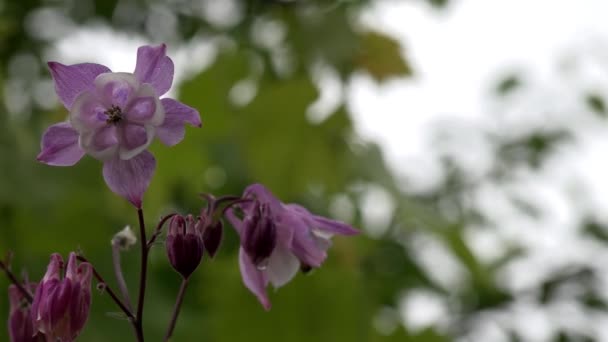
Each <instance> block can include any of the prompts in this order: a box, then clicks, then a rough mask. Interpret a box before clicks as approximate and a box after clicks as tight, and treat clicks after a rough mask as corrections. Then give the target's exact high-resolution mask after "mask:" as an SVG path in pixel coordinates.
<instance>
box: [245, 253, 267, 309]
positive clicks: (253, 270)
mask: <svg viewBox="0 0 608 342" xmlns="http://www.w3.org/2000/svg"><path fill="white" fill-rule="evenodd" d="M239 267H240V269H241V276H242V277H243V283H245V286H246V287H247V288H248V289H249V290H250V291H251V292H252V293H253V294H254V295H255V296H256V297H257V298H258V300H259V301H260V303H262V306H263V307H264V309H266V310H270V307H271V304H270V299H268V294H267V293H266V285H268V279H267V278H266V275H265V274H264V272H262V271H260V270H258V269H257V267H255V265H254V264H253V262H252V261H251V259H250V258H249V256H248V255H247V253H246V252H245V250H244V249H243V247H241V249H239Z"/></svg>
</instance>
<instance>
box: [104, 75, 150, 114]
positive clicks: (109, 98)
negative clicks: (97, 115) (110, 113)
mask: <svg viewBox="0 0 608 342" xmlns="http://www.w3.org/2000/svg"><path fill="white" fill-rule="evenodd" d="M140 86H141V84H140V83H139V81H138V80H137V78H136V77H135V76H133V74H129V73H126V72H113V73H108V74H103V75H100V76H99V77H97V78H96V79H95V90H96V92H97V95H98V96H100V100H101V101H102V102H103V104H104V105H105V106H106V107H107V108H110V107H111V106H118V107H119V108H120V109H121V110H125V108H127V105H128V104H129V102H130V101H131V100H132V99H133V98H135V97H136V96H137V92H138V90H139V88H140Z"/></svg>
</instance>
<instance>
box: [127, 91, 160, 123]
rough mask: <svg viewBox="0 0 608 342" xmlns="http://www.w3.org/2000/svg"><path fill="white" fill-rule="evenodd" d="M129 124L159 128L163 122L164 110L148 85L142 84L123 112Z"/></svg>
mask: <svg viewBox="0 0 608 342" xmlns="http://www.w3.org/2000/svg"><path fill="white" fill-rule="evenodd" d="M125 118H126V119H127V121H129V122H136V123H139V124H144V125H151V126H155V127H156V126H160V125H161V124H162V123H163V121H165V109H164V108H163V106H162V104H161V102H160V100H159V99H158V96H157V95H156V93H155V92H154V88H152V86H151V85H149V84H142V85H141V86H140V87H139V89H138V91H137V93H136V94H135V96H134V97H133V99H132V100H131V102H130V103H129V105H128V106H127V108H126V111H125Z"/></svg>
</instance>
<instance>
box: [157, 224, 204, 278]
mask: <svg viewBox="0 0 608 342" xmlns="http://www.w3.org/2000/svg"><path fill="white" fill-rule="evenodd" d="M199 224H200V223H199V222H195V221H194V218H193V217H192V215H188V216H187V217H186V218H185V219H184V217H183V216H180V215H175V216H173V218H172V219H171V222H170V223H169V233H168V234H167V241H166V247H167V256H168V257H169V261H170V262H171V265H172V266H173V268H174V269H175V270H176V271H177V272H178V273H179V274H181V275H182V277H184V278H188V277H189V276H190V275H191V274H192V272H194V270H195V269H196V268H197V267H198V265H199V264H200V263H201V259H202V258H203V250H204V248H203V237H202V234H201V232H200V230H199V229H197V226H198V225H199Z"/></svg>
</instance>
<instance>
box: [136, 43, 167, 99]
mask: <svg viewBox="0 0 608 342" xmlns="http://www.w3.org/2000/svg"><path fill="white" fill-rule="evenodd" d="M166 53H167V46H166V45H165V44H160V45H157V46H152V45H145V46H141V47H139V48H138V49H137V63H136V64H135V71H134V72H133V73H134V74H135V77H137V79H138V80H139V81H140V82H141V83H148V84H150V85H151V86H152V87H153V88H154V90H155V91H156V95H157V96H161V95H163V94H165V93H166V92H167V91H168V90H169V88H171V84H172V83H173V61H172V60H171V58H169V57H167V55H166Z"/></svg>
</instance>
